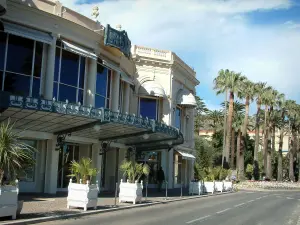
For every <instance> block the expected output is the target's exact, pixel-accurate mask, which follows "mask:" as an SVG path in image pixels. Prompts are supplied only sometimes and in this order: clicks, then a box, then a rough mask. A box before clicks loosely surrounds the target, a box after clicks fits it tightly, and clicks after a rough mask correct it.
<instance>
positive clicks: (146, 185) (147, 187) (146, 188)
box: [146, 181, 148, 201]
mask: <svg viewBox="0 0 300 225" xmlns="http://www.w3.org/2000/svg"><path fill="white" fill-rule="evenodd" d="M147 198H148V181H146V201H147Z"/></svg>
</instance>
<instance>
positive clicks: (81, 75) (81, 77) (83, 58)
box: [79, 57, 85, 89]
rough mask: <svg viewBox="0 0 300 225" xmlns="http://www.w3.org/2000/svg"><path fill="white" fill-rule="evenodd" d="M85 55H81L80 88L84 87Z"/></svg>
mask: <svg viewBox="0 0 300 225" xmlns="http://www.w3.org/2000/svg"><path fill="white" fill-rule="evenodd" d="M84 73H85V57H80V73H79V88H82V89H84Z"/></svg>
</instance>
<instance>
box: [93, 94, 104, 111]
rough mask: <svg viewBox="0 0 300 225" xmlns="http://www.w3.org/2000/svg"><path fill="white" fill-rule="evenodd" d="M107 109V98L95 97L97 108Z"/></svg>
mask: <svg viewBox="0 0 300 225" xmlns="http://www.w3.org/2000/svg"><path fill="white" fill-rule="evenodd" d="M101 107H105V98H104V97H102V96H99V95H95V108H101Z"/></svg>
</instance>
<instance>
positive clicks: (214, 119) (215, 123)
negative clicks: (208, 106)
mask: <svg viewBox="0 0 300 225" xmlns="http://www.w3.org/2000/svg"><path fill="white" fill-rule="evenodd" d="M222 117H223V112H222V111H221V110H209V111H208V112H207V113H206V119H207V120H208V121H209V122H210V126H211V127H212V128H213V129H214V130H215V132H216V131H218V130H220V129H221V125H222V123H223V121H222Z"/></svg>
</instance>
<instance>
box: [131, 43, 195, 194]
mask: <svg viewBox="0 0 300 225" xmlns="http://www.w3.org/2000/svg"><path fill="white" fill-rule="evenodd" d="M132 57H133V59H134V61H135V64H136V69H137V71H136V80H135V82H136V85H135V87H136V88H135V92H133V93H132V94H133V95H132V103H131V105H132V110H133V111H132V113H138V114H141V115H142V116H147V117H148V118H151V119H155V120H159V121H162V122H163V123H165V124H167V125H169V126H173V127H176V128H177V129H179V130H180V131H181V133H182V134H183V137H184V143H182V144H181V145H177V146H175V147H168V146H161V149H158V150H157V147H154V148H149V151H147V148H144V149H143V151H145V152H144V153H145V154H144V155H146V156H148V155H150V156H151V155H154V156H155V157H154V158H153V159H154V160H148V161H150V162H148V163H149V164H150V165H151V168H153V169H154V171H155V170H156V169H158V168H159V167H160V166H162V168H163V170H164V171H165V174H166V179H167V181H168V183H169V184H168V185H169V186H170V188H178V187H180V186H181V185H184V186H185V187H187V185H188V184H189V182H190V180H191V179H192V178H193V171H194V170H193V163H194V159H195V157H194V155H195V149H194V109H195V107H196V104H197V103H196V100H195V87H196V86H197V85H198V84H199V81H198V80H197V79H196V73H195V71H194V70H193V69H192V68H190V67H189V66H188V65H187V64H186V63H184V62H183V61H182V60H181V59H180V58H179V57H178V56H177V55H176V54H175V53H173V52H171V51H165V50H158V49H152V48H147V47H141V46H133V47H132ZM150 105H151V107H150ZM166 147H167V148H166ZM146 159H147V157H146ZM142 160H143V158H142ZM142 160H141V161H142ZM153 180H154V183H155V179H151V177H150V183H151V182H152V183H153Z"/></svg>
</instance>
